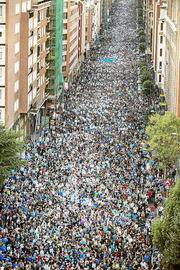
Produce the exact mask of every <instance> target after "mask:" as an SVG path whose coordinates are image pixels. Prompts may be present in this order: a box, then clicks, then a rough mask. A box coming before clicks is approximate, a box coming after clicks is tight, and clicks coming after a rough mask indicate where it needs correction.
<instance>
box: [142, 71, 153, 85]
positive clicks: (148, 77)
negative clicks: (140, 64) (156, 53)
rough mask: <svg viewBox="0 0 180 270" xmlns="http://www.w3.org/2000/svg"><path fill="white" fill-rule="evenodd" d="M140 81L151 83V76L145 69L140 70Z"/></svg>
mask: <svg viewBox="0 0 180 270" xmlns="http://www.w3.org/2000/svg"><path fill="white" fill-rule="evenodd" d="M141 72H142V73H141V81H142V83H143V82H145V81H151V80H152V76H151V72H150V71H149V70H147V69H146V68H141Z"/></svg>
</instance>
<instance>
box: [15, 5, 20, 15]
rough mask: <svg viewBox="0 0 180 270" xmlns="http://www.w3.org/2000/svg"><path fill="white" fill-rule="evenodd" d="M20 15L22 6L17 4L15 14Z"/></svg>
mask: <svg viewBox="0 0 180 270" xmlns="http://www.w3.org/2000/svg"><path fill="white" fill-rule="evenodd" d="M19 13H20V4H16V7H15V14H16V15H17V14H19Z"/></svg>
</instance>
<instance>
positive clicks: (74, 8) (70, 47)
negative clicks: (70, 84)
mask: <svg viewBox="0 0 180 270" xmlns="http://www.w3.org/2000/svg"><path fill="white" fill-rule="evenodd" d="M63 24H64V25H63V71H64V78H65V80H67V81H71V80H72V79H73V78H74V76H75V75H76V74H78V71H79V59H78V37H79V5H78V1H75V0H74V1H72V0H65V1H64V20H63Z"/></svg>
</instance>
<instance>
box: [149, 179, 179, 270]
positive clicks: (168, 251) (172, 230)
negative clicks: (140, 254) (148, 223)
mask: <svg viewBox="0 0 180 270" xmlns="http://www.w3.org/2000/svg"><path fill="white" fill-rule="evenodd" d="M152 236H153V244H154V245H155V246H156V247H157V248H158V249H159V251H160V252H161V254H162V264H163V266H165V269H172V270H173V269H180V179H178V180H177V182H176V185H175V186H174V187H173V188H172V190H171V192H170V196H169V198H168V199H167V201H166V203H165V209H164V214H163V217H162V218H159V217H158V218H156V219H155V221H154V222H153V224H152Z"/></svg>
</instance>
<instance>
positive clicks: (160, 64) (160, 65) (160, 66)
mask: <svg viewBox="0 0 180 270" xmlns="http://www.w3.org/2000/svg"><path fill="white" fill-rule="evenodd" d="M159 69H162V62H161V61H160V62H159Z"/></svg>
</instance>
